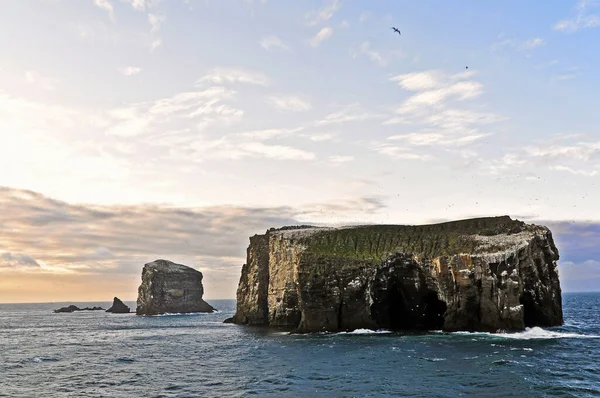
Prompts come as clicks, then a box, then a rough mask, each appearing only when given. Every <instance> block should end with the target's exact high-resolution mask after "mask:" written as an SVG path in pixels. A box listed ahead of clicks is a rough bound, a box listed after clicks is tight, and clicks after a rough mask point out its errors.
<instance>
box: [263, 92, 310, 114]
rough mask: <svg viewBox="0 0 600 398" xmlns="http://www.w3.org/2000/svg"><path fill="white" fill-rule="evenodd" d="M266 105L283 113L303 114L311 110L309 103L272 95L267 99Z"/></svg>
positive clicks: (300, 99) (296, 98) (291, 97)
mask: <svg viewBox="0 0 600 398" xmlns="http://www.w3.org/2000/svg"><path fill="white" fill-rule="evenodd" d="M267 103H268V104H269V105H271V106H272V107H274V108H275V109H277V110H279V111H283V112H304V111H308V110H309V109H311V108H312V106H311V104H310V102H308V101H306V100H304V99H302V98H300V97H296V96H277V95H272V96H270V97H268V98H267Z"/></svg>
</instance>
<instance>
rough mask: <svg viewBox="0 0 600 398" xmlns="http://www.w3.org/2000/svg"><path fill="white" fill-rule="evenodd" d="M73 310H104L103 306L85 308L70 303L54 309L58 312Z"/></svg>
mask: <svg viewBox="0 0 600 398" xmlns="http://www.w3.org/2000/svg"><path fill="white" fill-rule="evenodd" d="M75 311H104V308H101V307H85V308H79V307H77V306H76V305H72V304H71V305H70V306H68V307H61V308H59V309H57V310H54V312H55V313H60V312H75Z"/></svg>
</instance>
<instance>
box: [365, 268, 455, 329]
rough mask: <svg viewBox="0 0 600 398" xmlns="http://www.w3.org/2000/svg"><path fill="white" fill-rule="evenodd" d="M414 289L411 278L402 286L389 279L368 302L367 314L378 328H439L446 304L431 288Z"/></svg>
mask: <svg viewBox="0 0 600 398" xmlns="http://www.w3.org/2000/svg"><path fill="white" fill-rule="evenodd" d="M423 289H425V291H423V290H421V289H416V288H415V285H414V282H412V281H411V282H409V283H408V284H407V286H404V285H403V284H402V283H401V281H398V280H394V281H390V282H389V285H388V286H387V288H385V289H381V290H379V291H378V295H377V297H375V300H374V303H373V305H372V306H371V316H372V318H373V320H374V321H375V322H376V323H377V325H378V326H379V327H381V328H385V329H390V330H400V331H411V330H439V329H442V327H443V326H444V313H445V312H446V304H445V303H444V302H443V301H441V300H440V299H439V298H438V295H437V293H436V292H435V291H433V290H429V289H427V288H426V287H423Z"/></svg>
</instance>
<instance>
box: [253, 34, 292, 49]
mask: <svg viewBox="0 0 600 398" xmlns="http://www.w3.org/2000/svg"><path fill="white" fill-rule="evenodd" d="M259 43H260V45H261V46H262V48H264V49H265V50H271V49H274V48H280V49H282V50H287V49H289V47H288V46H287V45H286V44H285V43H284V42H283V41H282V40H281V39H280V38H279V37H277V36H274V35H271V36H265V37H263V38H262V39H261V40H260V42H259Z"/></svg>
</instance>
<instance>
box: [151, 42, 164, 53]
mask: <svg viewBox="0 0 600 398" xmlns="http://www.w3.org/2000/svg"><path fill="white" fill-rule="evenodd" d="M161 45H162V40H161V39H154V40H152V43H150V52H154V50H156V49H157V48H158V47H160V46H161Z"/></svg>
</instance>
